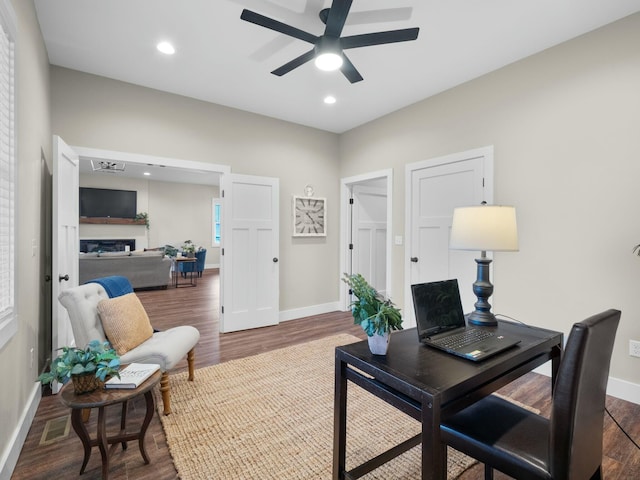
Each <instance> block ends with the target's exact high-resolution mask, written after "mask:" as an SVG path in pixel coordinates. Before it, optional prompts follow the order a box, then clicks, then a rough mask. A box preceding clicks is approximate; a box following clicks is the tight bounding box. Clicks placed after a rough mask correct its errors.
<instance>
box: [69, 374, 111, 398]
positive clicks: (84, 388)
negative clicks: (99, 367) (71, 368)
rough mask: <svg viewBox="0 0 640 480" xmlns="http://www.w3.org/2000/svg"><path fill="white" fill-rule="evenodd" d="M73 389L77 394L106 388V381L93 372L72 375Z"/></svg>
mask: <svg viewBox="0 0 640 480" xmlns="http://www.w3.org/2000/svg"><path fill="white" fill-rule="evenodd" d="M71 381H72V382H73V391H74V392H75V393H76V395H81V394H83V393H91V392H94V391H96V390H98V389H99V388H104V382H103V381H102V380H100V379H99V378H97V377H96V376H95V374H94V373H93V372H91V373H84V374H82V375H71Z"/></svg>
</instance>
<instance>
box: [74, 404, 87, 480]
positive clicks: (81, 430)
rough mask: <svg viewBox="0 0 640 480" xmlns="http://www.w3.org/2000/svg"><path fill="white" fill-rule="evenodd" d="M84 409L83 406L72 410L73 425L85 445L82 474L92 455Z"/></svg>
mask: <svg viewBox="0 0 640 480" xmlns="http://www.w3.org/2000/svg"><path fill="white" fill-rule="evenodd" d="M83 411H84V410H83V409H81V408H73V409H72V410H71V425H72V426H73V430H74V431H75V432H76V434H77V435H78V438H79V439H80V441H81V442H82V446H83V447H84V460H83V461H82V467H80V475H82V474H83V473H84V469H85V468H86V467H87V463H88V462H89V457H91V439H90V437H89V432H87V427H86V426H85V424H84V421H83V420H82V417H83Z"/></svg>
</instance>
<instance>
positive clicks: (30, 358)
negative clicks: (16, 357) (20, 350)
mask: <svg viewBox="0 0 640 480" xmlns="http://www.w3.org/2000/svg"><path fill="white" fill-rule="evenodd" d="M29 353H30V356H29V360H30V362H31V370H33V347H31V351H30V352H29Z"/></svg>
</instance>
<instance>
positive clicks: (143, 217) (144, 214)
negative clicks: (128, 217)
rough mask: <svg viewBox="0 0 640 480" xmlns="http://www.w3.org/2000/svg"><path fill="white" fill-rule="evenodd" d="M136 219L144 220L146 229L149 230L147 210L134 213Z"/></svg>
mask: <svg viewBox="0 0 640 480" xmlns="http://www.w3.org/2000/svg"><path fill="white" fill-rule="evenodd" d="M136 220H144V225H145V226H146V227H147V230H149V226H150V223H149V214H148V213H147V212H140V213H136Z"/></svg>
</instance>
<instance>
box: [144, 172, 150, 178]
mask: <svg viewBox="0 0 640 480" xmlns="http://www.w3.org/2000/svg"><path fill="white" fill-rule="evenodd" d="M143 175H145V176H147V177H148V176H149V175H151V173H149V172H144V173H143Z"/></svg>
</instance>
